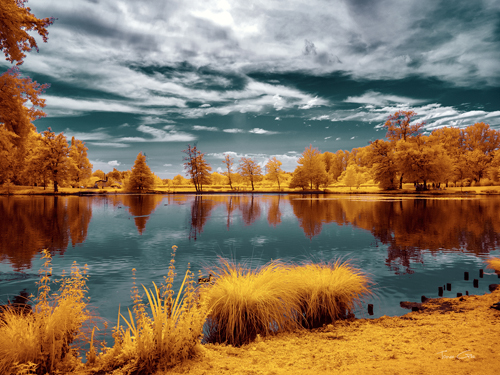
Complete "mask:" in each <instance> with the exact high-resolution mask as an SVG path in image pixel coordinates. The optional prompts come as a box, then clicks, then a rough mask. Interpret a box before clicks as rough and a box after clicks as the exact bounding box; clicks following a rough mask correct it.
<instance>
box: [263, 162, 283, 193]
mask: <svg viewBox="0 0 500 375" xmlns="http://www.w3.org/2000/svg"><path fill="white" fill-rule="evenodd" d="M282 164H283V163H281V162H280V161H279V160H278V159H276V156H273V157H272V158H270V159H269V161H268V162H267V164H266V170H267V175H268V176H269V179H270V180H273V181H276V182H278V189H279V190H281V185H280V176H281V174H282V173H283V170H282V169H281V165H282Z"/></svg>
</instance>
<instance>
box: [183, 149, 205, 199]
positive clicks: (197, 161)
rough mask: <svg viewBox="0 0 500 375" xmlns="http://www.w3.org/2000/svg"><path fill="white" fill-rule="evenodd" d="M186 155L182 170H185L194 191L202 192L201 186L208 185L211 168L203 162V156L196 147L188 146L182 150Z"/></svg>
mask: <svg viewBox="0 0 500 375" xmlns="http://www.w3.org/2000/svg"><path fill="white" fill-rule="evenodd" d="M182 152H184V153H185V154H186V156H185V157H184V158H183V160H184V161H185V163H184V168H185V169H186V170H187V175H188V176H190V177H191V179H192V180H193V184H194V187H195V189H196V191H202V190H203V185H207V184H210V171H211V170H212V167H211V166H210V164H208V163H207V161H206V160H205V154H202V153H201V152H200V151H198V149H197V148H196V146H193V147H191V145H188V148H187V149H186V150H182Z"/></svg>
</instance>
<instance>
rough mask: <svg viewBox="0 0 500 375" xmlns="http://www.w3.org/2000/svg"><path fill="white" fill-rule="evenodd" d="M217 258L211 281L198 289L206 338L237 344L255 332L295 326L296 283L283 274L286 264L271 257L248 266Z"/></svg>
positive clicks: (245, 340) (273, 331)
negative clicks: (204, 310) (203, 305)
mask: <svg viewBox="0 0 500 375" xmlns="http://www.w3.org/2000/svg"><path fill="white" fill-rule="evenodd" d="M220 262H221V265H220V266H219V267H216V268H214V269H213V270H211V271H210V273H212V274H213V275H214V277H215V282H214V284H213V285H208V286H206V287H203V289H202V290H201V292H200V295H201V299H202V300H204V301H206V302H207V303H208V306H209V309H210V314H209V317H208V321H207V331H208V332H207V337H206V342H210V343H213V342H226V343H229V344H231V345H236V346H239V345H243V344H245V343H248V342H250V341H251V340H253V339H255V337H256V336H257V335H258V334H260V335H266V334H269V333H276V332H279V331H283V330H290V329H295V328H297V327H298V325H297V319H296V316H295V315H296V314H297V311H298V307H299V306H300V300H299V296H298V295H297V293H296V289H297V284H296V283H295V282H294V281H293V280H288V281H287V280H285V279H284V278H283V277H284V276H285V275H286V271H287V266H285V265H284V264H282V263H280V262H276V261H275V262H271V263H269V264H267V265H265V266H263V267H260V268H258V269H255V270H252V269H249V268H246V267H244V266H241V265H240V264H234V263H230V262H229V261H227V260H225V259H221V260H220Z"/></svg>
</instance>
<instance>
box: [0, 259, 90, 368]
mask: <svg viewBox="0 0 500 375" xmlns="http://www.w3.org/2000/svg"><path fill="white" fill-rule="evenodd" d="M42 258H43V259H45V263H44V265H43V268H42V270H41V272H40V273H41V275H42V278H41V280H40V281H39V282H38V285H39V287H38V297H36V298H35V302H36V304H35V306H34V308H33V313H32V314H20V313H19V312H16V311H14V310H10V311H6V312H5V313H4V316H3V320H0V373H1V374H6V375H7V374H17V373H22V372H24V373H27V372H31V371H35V372H36V373H37V374H46V373H48V372H49V373H53V372H54V371H60V372H63V373H66V372H69V371H71V370H73V369H74V368H75V367H76V366H77V365H78V364H79V363H80V361H79V359H78V358H77V353H76V351H75V350H74V349H72V348H71V347H70V344H71V343H72V342H73V340H75V338H77V337H78V336H81V335H82V333H81V327H82V324H83V322H84V321H85V320H87V319H88V318H89V317H90V314H89V312H88V310H87V308H86V307H87V304H86V302H87V298H86V297H85V293H86V281H87V276H86V273H87V267H86V266H85V267H84V268H83V272H80V270H79V268H78V266H77V264H76V263H73V266H72V268H71V275H70V276H69V277H64V275H63V278H62V279H61V280H59V282H60V284H61V286H60V288H59V291H58V292H56V293H53V294H51V293H50V292H51V289H50V276H51V274H52V268H51V256H50V253H49V252H48V250H43V256H42Z"/></svg>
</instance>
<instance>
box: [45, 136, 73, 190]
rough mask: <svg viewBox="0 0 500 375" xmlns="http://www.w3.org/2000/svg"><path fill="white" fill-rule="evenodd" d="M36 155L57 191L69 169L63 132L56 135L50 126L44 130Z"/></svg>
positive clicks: (67, 150)
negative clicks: (41, 161)
mask: <svg viewBox="0 0 500 375" xmlns="http://www.w3.org/2000/svg"><path fill="white" fill-rule="evenodd" d="M38 155H39V157H40V158H41V159H42V160H43V164H44V167H45V168H44V169H45V170H46V171H47V172H48V173H49V176H50V179H51V180H52V183H53V184H54V192H58V191H59V185H60V184H62V183H63V182H64V181H65V180H66V178H67V177H68V169H69V160H68V155H69V146H68V141H67V140H66V137H65V136H64V134H63V133H59V134H57V135H56V134H55V133H54V132H53V131H52V129H51V128H48V130H45V131H44V132H43V133H42V145H41V150H40V152H39V153H38Z"/></svg>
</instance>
